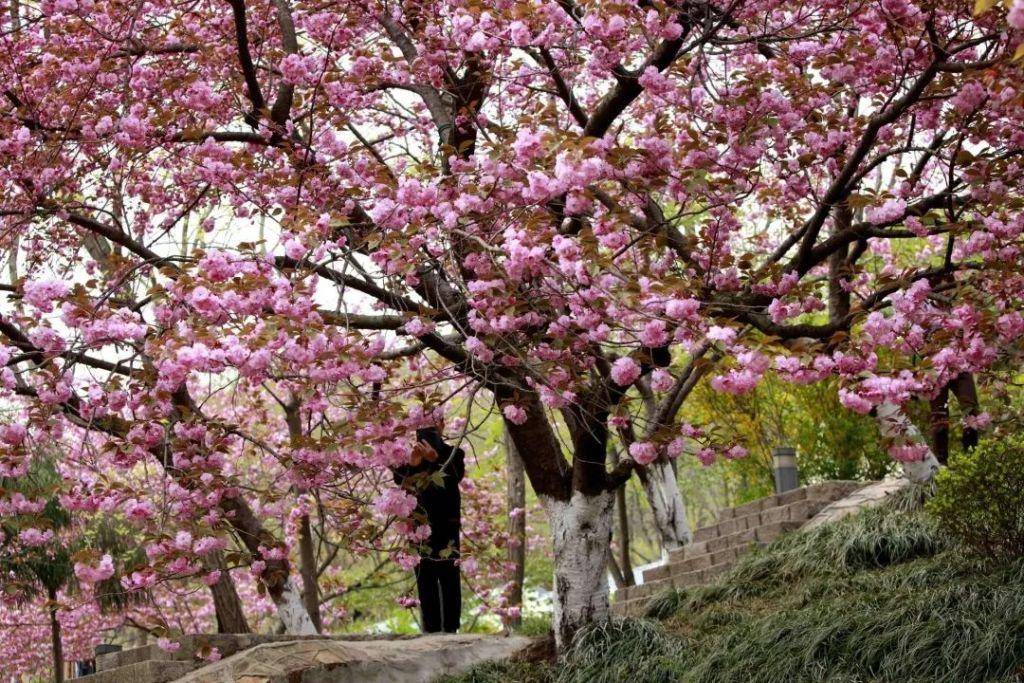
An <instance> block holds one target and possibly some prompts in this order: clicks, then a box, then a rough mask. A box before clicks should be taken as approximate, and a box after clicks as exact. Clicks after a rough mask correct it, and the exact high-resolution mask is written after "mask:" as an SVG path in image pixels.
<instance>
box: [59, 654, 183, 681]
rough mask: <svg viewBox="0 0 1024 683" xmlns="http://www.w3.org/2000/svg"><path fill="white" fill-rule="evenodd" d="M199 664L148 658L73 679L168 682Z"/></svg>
mask: <svg viewBox="0 0 1024 683" xmlns="http://www.w3.org/2000/svg"><path fill="white" fill-rule="evenodd" d="M136 649H138V648H136ZM200 666H202V662H193V661H187V662H183V661H172V660H157V659H149V660H146V661H142V662H133V663H131V664H126V665H124V666H118V667H115V668H113V669H109V670H107V671H98V672H97V673H94V674H90V675H88V676H82V677H81V678H76V679H74V680H75V681H76V683H77V682H78V681H81V683H168V682H169V681H173V680H176V679H178V678H181V677H182V676H184V675H186V674H188V673H191V672H192V671H193V670H194V669H196V668H198V667H200Z"/></svg>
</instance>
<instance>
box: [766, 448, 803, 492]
mask: <svg viewBox="0 0 1024 683" xmlns="http://www.w3.org/2000/svg"><path fill="white" fill-rule="evenodd" d="M772 467H773V469H774V470H775V493H785V492H786V491H792V490H793V489H795V488H797V487H798V486H800V476H799V472H798V471H797V467H796V449H795V448H793V447H792V446H776V447H775V448H773V449H772Z"/></svg>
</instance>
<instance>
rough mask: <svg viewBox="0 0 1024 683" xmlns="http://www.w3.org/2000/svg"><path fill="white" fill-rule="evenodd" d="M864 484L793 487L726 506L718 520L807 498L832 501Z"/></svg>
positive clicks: (828, 483) (849, 483)
mask: <svg viewBox="0 0 1024 683" xmlns="http://www.w3.org/2000/svg"><path fill="white" fill-rule="evenodd" d="M864 485H865V484H864V482H859V481H827V482H823V483H821V484H811V485H809V486H801V487H800V488H798V489H793V490H792V491H787V492H786V493H780V494H777V495H774V496H767V497H765V498H760V499H758V500H754V501H751V502H749V503H745V504H743V505H737V506H736V507H732V508H726V509H724V510H722V511H720V512H719V513H718V521H719V522H723V521H725V520H728V519H735V518H737V517H743V516H746V515H749V514H753V513H755V512H761V511H763V510H767V509H768V508H773V507H779V506H781V505H788V504H790V503H794V502H796V501H798V500H805V499H807V498H816V499H819V500H826V501H828V502H832V501H835V500H838V499H840V498H843V497H844V496H846V495H849V494H850V493H851V492H853V491H855V490H856V489H858V488H861V487H863V486H864Z"/></svg>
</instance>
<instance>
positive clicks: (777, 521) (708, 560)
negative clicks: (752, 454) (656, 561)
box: [613, 481, 865, 617]
mask: <svg viewBox="0 0 1024 683" xmlns="http://www.w3.org/2000/svg"><path fill="white" fill-rule="evenodd" d="M864 486H865V484H864V483H863V482H855V481H830V482H825V483H822V484H813V485H811V486H804V487H802V488H798V489H794V490H792V491H787V492H786V493H782V494H779V495H775V496H768V497H767V498H762V499H760V500H755V501H752V502H750V503H746V504H744V505H740V506H737V507H733V508H727V509H725V510H722V511H721V512H720V513H719V514H718V522H717V523H715V524H712V525H710V526H705V527H701V528H699V529H697V530H696V531H695V532H694V536H693V543H691V544H689V545H687V546H684V547H682V548H678V549H676V550H673V551H671V552H670V553H669V556H668V561H667V562H666V563H664V564H661V565H659V566H657V567H652V568H650V569H646V570H644V572H643V583H641V584H640V585H637V586H631V587H627V588H620V589H619V590H618V591H617V592H616V593H615V604H614V605H613V610H614V612H615V613H616V614H617V615H618V616H623V617H625V616H633V617H635V616H641V615H642V614H643V613H644V610H645V609H646V607H647V603H648V602H649V601H650V600H651V598H653V597H654V596H655V595H657V594H658V593H662V592H664V591H666V590H668V589H670V588H675V589H682V588H690V587H693V586H701V585H704V584H708V583H711V582H712V581H714V579H715V578H716V577H718V576H719V575H721V574H723V573H725V572H726V571H728V570H729V569H732V568H733V567H734V566H735V565H736V563H737V562H739V560H740V558H741V557H743V556H744V555H746V554H747V553H748V552H750V550H751V549H752V548H759V547H764V546H765V545H767V544H768V543H770V542H771V541H773V540H775V539H776V538H778V537H779V536H780V535H782V534H784V533H786V532H787V531H795V530H797V529H799V528H800V527H802V526H803V525H804V524H805V523H806V522H807V521H808V520H810V519H811V518H813V517H814V516H815V515H817V514H818V513H819V512H820V511H821V510H823V509H824V508H825V507H827V506H829V505H831V504H832V503H834V502H835V501H837V500H840V499H843V498H846V497H847V496H849V495H850V494H851V493H853V492H854V491H856V490H857V489H860V488H862V487H864Z"/></svg>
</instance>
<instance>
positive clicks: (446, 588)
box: [392, 427, 466, 633]
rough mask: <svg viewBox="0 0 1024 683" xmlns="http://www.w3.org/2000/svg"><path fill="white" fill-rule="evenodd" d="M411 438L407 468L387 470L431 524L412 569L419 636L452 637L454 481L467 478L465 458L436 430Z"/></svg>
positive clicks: (458, 608)
mask: <svg viewBox="0 0 1024 683" xmlns="http://www.w3.org/2000/svg"><path fill="white" fill-rule="evenodd" d="M416 440H417V445H416V448H415V449H414V450H413V454H412V458H411V460H410V462H409V464H408V465H403V466H401V467H396V468H394V469H393V470H392V472H393V474H394V478H395V483H396V484H398V485H399V486H401V487H402V488H404V489H406V490H407V491H409V492H410V493H412V494H414V495H415V496H416V501H417V513H418V514H419V515H422V516H423V517H425V518H426V520H427V523H428V524H429V526H430V538H429V539H428V540H427V543H426V546H424V547H422V548H421V549H420V563H419V565H417V567H416V590H417V592H418V593H419V598H420V614H421V616H422V620H423V632H424V633H437V632H438V631H441V630H443V631H445V632H446V633H455V632H456V631H458V630H459V620H460V617H461V614H462V586H461V579H460V575H459V567H458V560H459V530H460V527H461V519H462V497H461V496H460V494H459V482H460V481H462V477H464V476H465V474H466V454H465V453H464V452H463V450H462V449H461V448H452V447H451V446H449V445H448V444H446V443H445V442H444V440H443V439H442V438H441V433H440V432H439V431H438V430H437V428H436V427H428V428H424V429H417V430H416Z"/></svg>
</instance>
